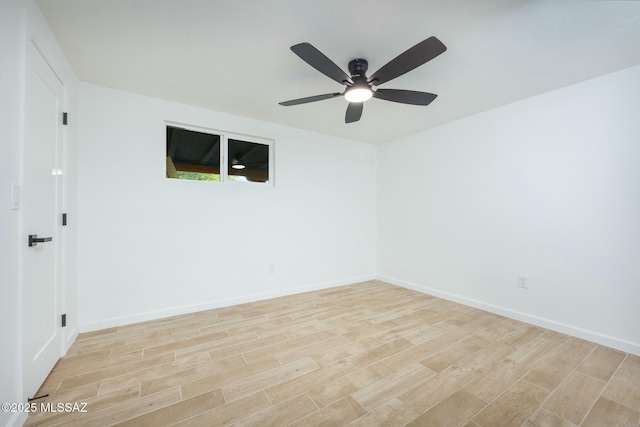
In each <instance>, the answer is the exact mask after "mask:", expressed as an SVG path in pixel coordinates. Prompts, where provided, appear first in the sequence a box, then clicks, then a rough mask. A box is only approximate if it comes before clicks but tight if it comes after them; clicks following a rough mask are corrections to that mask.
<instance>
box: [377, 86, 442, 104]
mask: <svg viewBox="0 0 640 427" xmlns="http://www.w3.org/2000/svg"><path fill="white" fill-rule="evenodd" d="M437 96H438V95H436V94H435V93H427V92H418V91H415V90H402V89H378V90H376V91H375V92H373V97H374V98H378V99H384V100H385V101H393V102H400V103H402V104H411V105H429V104H431V102H432V101H433V100H434V99H436V97H437Z"/></svg>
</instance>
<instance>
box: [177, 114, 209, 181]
mask: <svg viewBox="0 0 640 427" xmlns="http://www.w3.org/2000/svg"><path fill="white" fill-rule="evenodd" d="M167 178H179V179H191V180H198V181H220V135H214V134H209V133H202V132H196V131H193V130H187V129H182V128H177V127H173V126H167Z"/></svg>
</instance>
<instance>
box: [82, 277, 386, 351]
mask: <svg viewBox="0 0 640 427" xmlns="http://www.w3.org/2000/svg"><path fill="white" fill-rule="evenodd" d="M375 279H376V276H364V277H354V278H351V279H345V280H337V281H333V282H325V283H318V284H314V285H307V286H302V287H296V288H286V289H279V290H276V291H270V292H261V293H256V294H251V295H244V296H238V297H233V298H226V299H221V300H214V301H207V302H204V303H199V304H190V305H183V306H179V307H170V308H165V309H161V310H153V311H147V312H144V313H136V314H131V315H127V316H119V317H113V318H110V319H104V320H98V321H94V322H87V323H83V324H81V325H80V326H79V328H78V329H79V332H80V333H82V332H91V331H97V330H100V329H106V328H113V327H118V326H124V325H130V324H132V323H138V322H146V321H148V320H156V319H162V318H165V317H171V316H178V315H181V314H188V313H195V312H198V311H204V310H212V309H215V308H221V307H228V306H231V305H238V304H245V303H248V302H255V301H261V300H266V299H271V298H278V297H284V296H288V295H295V294H301V293H304V292H310V291H318V290H321V289H328V288H333V287H336V286H345V285H351V284H354V283H359V282H366V281H368V280H375ZM74 339H75V337H74Z"/></svg>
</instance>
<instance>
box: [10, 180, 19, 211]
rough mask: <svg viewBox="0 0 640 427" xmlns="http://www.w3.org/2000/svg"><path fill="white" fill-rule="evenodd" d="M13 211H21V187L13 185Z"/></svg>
mask: <svg viewBox="0 0 640 427" xmlns="http://www.w3.org/2000/svg"><path fill="white" fill-rule="evenodd" d="M11 209H13V210H17V209H20V186H19V185H18V184H11Z"/></svg>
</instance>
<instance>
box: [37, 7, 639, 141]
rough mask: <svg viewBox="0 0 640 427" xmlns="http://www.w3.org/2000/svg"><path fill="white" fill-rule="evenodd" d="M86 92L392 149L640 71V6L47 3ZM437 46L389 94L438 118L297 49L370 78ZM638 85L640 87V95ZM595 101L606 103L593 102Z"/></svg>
mask: <svg viewBox="0 0 640 427" xmlns="http://www.w3.org/2000/svg"><path fill="white" fill-rule="evenodd" d="M37 3H38V5H39V7H40V9H41V10H42V13H43V14H44V16H45V18H46V20H47V21H48V23H49V25H50V26H51V29H52V30H53V32H54V34H55V35H56V37H57V39H58V41H59V43H60V44H61V46H62V48H63V50H64V52H65V54H66V55H67V58H68V59H69V61H70V62H71V64H72V66H73V67H74V69H75V71H76V73H77V75H78V77H79V79H80V80H81V81H84V82H88V83H94V84H97V85H102V86H108V87H112V88H116V89H121V90H125V91H130V92H135V93H140V94H144V95H149V96H153V97H158V98H163V99H168V100H172V101H177V102H181V103H185V104H191V105H195V106H199V107H204V108H208V109H212V110H217V111H221V112H227V113H231V114H236V115H240V116H244V117H249V118H253V119H258V120H264V121H269V122H274V123H279V124H283V125H287V126H292V127H297V128H302V129H308V130H313V131H317V132H323V133H327V134H331V135H338V136H342V137H346V138H351V139H356V140H361V141H366V142H371V143H381V142H386V141H389V140H391V139H395V138H397V137H400V136H404V135H409V134H413V133H416V132H419V131H421V130H425V129H428V128H431V127H434V126H437V125H440V124H443V123H447V122H450V121H453V120H456V119H459V118H461V117H464V116H468V115H471V114H475V113H478V112H481V111H484V110H487V109H490V108H493V107H496V106H500V105H504V104H507V103H510V102H514V101H517V100H519V99H523V98H527V97H530V96H534V95H537V94H540V93H543V92H547V91H550V90H553V89H557V88H560V87H563V86H567V85H570V84H573V83H577V82H580V81H583V80H586V79H589V78H592V77H596V76H599V75H602V74H606V73H609V72H613V71H616V70H620V69H623V68H627V67H630V66H633V65H637V64H640V2H638V1H579V0H573V1H567V0H548V1H543V0H481V1H478V0H350V1H345V0H277V1H268V0H180V1H177V0H37ZM432 35H435V36H436V37H438V38H439V39H440V40H441V41H442V42H443V43H444V44H445V45H446V46H447V48H448V50H447V51H446V52H445V53H444V54H442V55H440V56H439V57H437V58H435V59H434V60H432V61H431V62H428V63H427V64H425V65H423V66H422V67H419V68H417V69H415V70H413V71H411V72H409V73H408V74H405V75H404V76H401V77H398V78H397V79H395V80H393V81H391V82H388V83H385V84H384V85H381V88H394V89H412V90H419V91H424V92H432V93H436V94H438V95H439V96H438V98H437V99H436V100H435V101H434V102H433V103H432V104H431V105H429V106H427V107H417V106H410V105H403V104H397V103H392V102H386V101H382V100H378V99H373V100H370V101H367V102H366V104H365V105H364V113H363V115H362V119H361V120H360V121H359V122H356V123H351V124H345V123H344V114H345V110H346V106H347V102H346V100H344V98H342V97H338V98H334V99H330V100H325V101H320V102H315V103H310V104H305V105H299V106H292V107H282V106H280V105H278V102H279V101H285V100H289V99H295V98H302V97H305V96H311V95H317V94H324V93H331V92H339V91H342V88H343V87H342V86H340V85H339V84H338V83H336V82H334V81H333V80H331V79H329V78H327V77H326V76H324V75H322V74H320V73H319V72H317V71H316V70H314V69H313V68H311V67H310V66H309V65H307V64H306V63H305V62H303V61H302V60H301V59H300V58H298V57H297V56H296V55H295V54H294V53H293V52H291V51H290V50H289V47H290V46H292V45H294V44H297V43H300V42H305V41H306V42H309V43H311V44H313V45H314V46H315V47H316V48H318V49H319V50H320V51H322V52H323V53H324V54H325V55H326V56H328V57H329V58H331V59H332V60H333V61H334V62H335V63H336V64H338V65H339V66H340V67H341V68H343V69H344V70H345V71H346V70H347V64H348V62H349V61H350V60H351V59H354V58H364V59H367V60H368V61H369V74H371V73H372V72H374V71H376V70H377V69H378V68H380V67H381V66H382V65H384V64H385V63H386V62H387V61H389V60H391V59H392V58H394V57H395V56H397V55H398V54H400V53H402V52H403V51H405V50H406V49H408V48H409V47H411V46H413V45H414V44H416V43H418V42H420V41H422V40H424V39H426V38H427V37H429V36H432ZM639 84H640V83H639ZM594 102H597V100H594Z"/></svg>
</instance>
